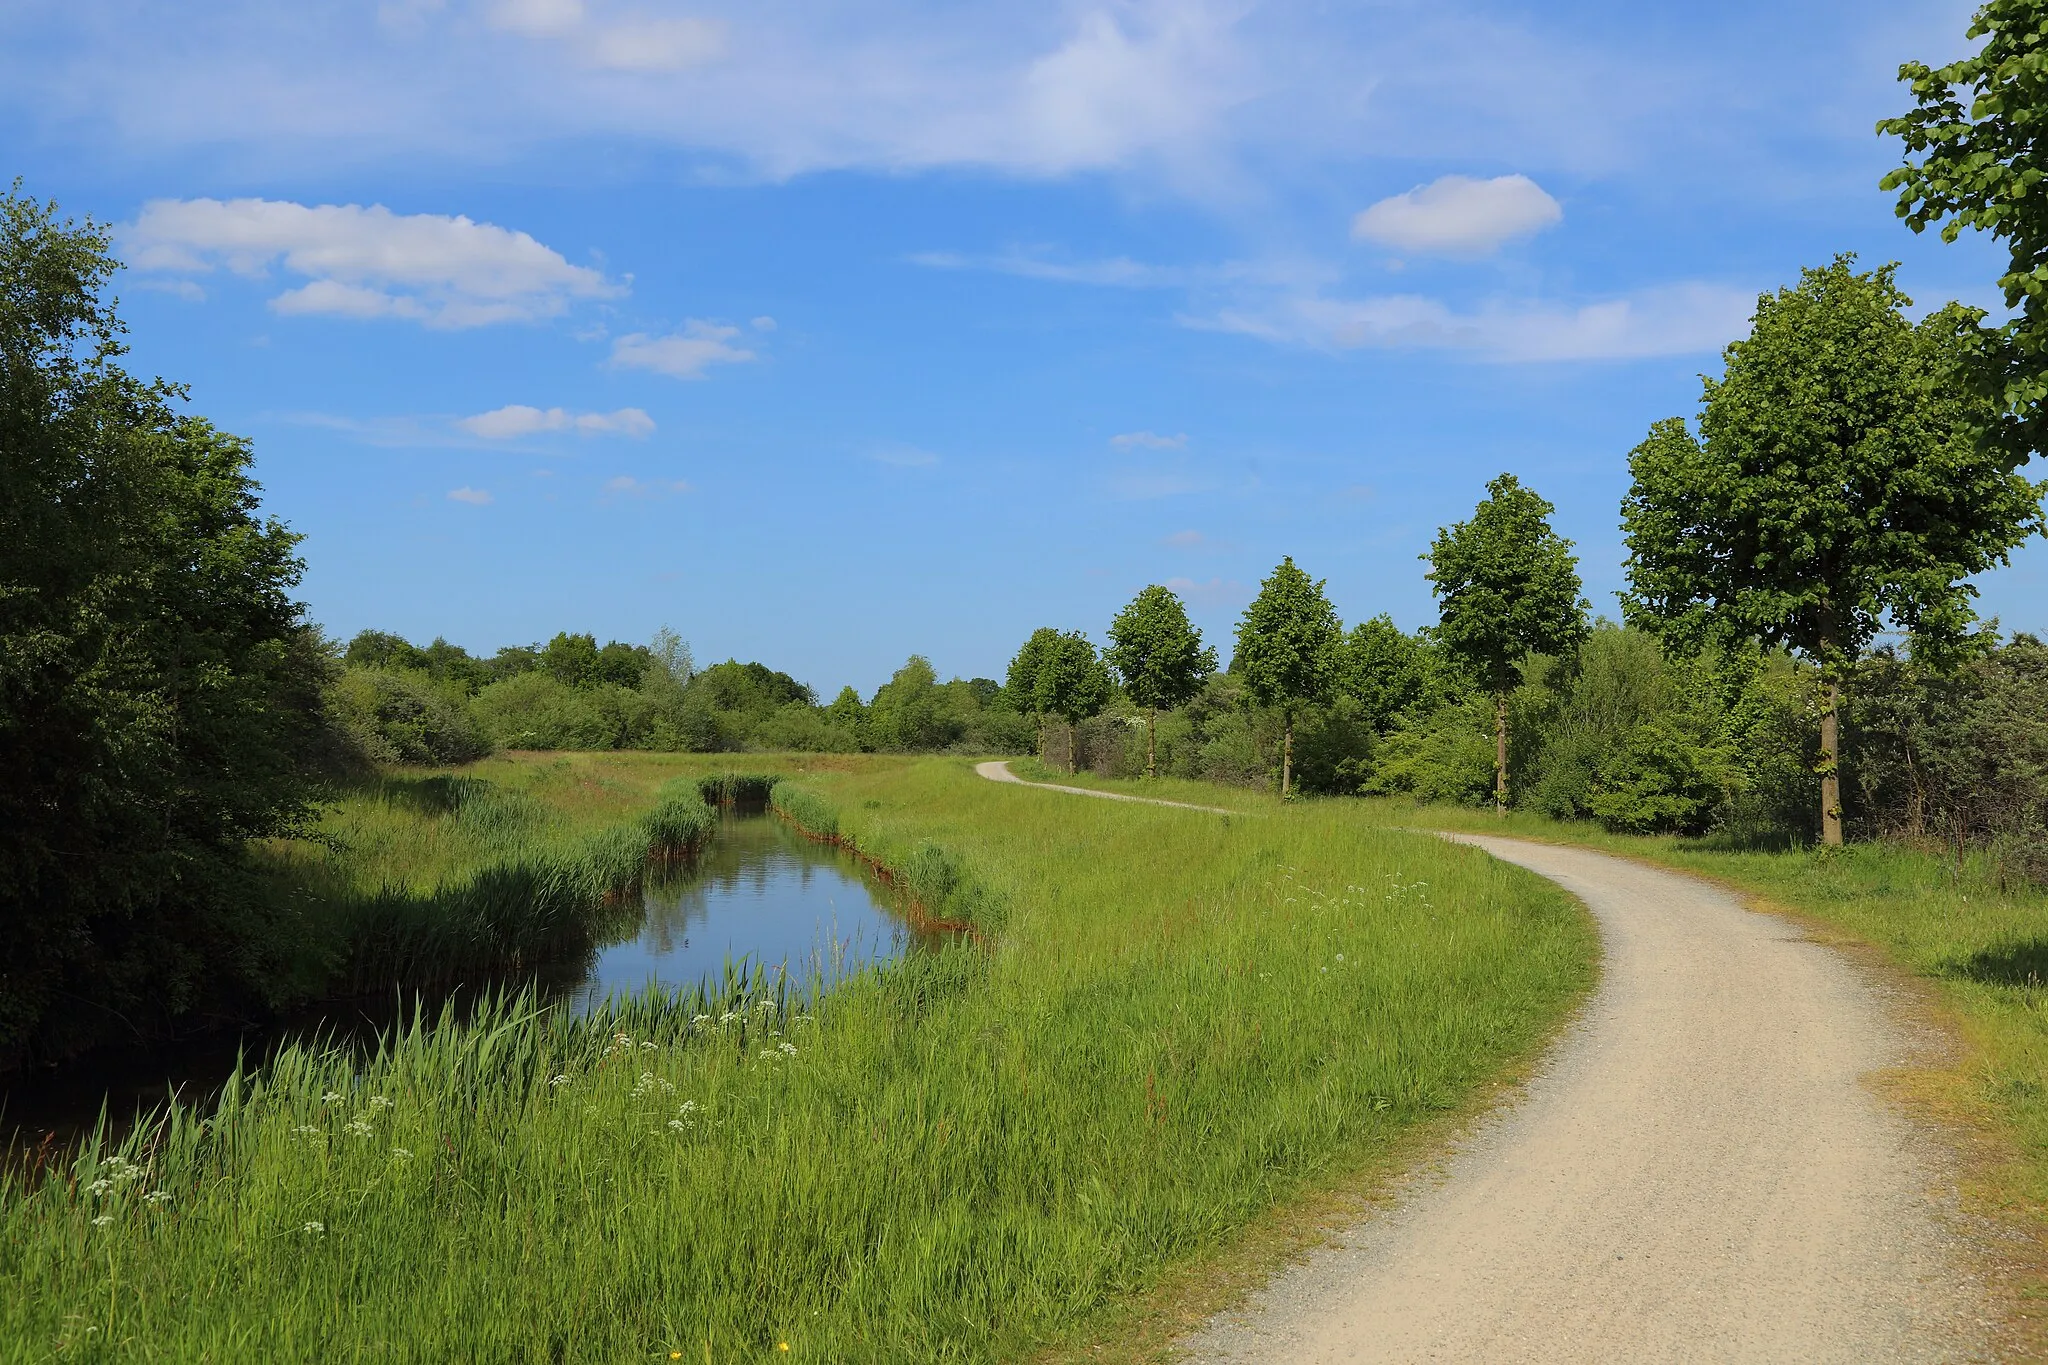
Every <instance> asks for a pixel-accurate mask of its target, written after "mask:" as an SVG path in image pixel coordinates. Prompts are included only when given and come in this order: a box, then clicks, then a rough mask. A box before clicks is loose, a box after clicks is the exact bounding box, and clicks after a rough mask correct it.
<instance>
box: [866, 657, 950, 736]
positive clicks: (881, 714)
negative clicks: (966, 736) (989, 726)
mask: <svg viewBox="0 0 2048 1365" xmlns="http://www.w3.org/2000/svg"><path fill="white" fill-rule="evenodd" d="M945 702H946V699H945V698H944V697H942V696H941V695H940V692H939V675H938V674H937V673H936V672H934V671H933V669H932V666H931V661H930V660H928V659H926V658H925V657H924V656H922V655H919V654H913V655H911V656H910V659H909V660H908V662H906V663H905V664H904V665H903V667H901V668H899V669H897V670H896V671H895V673H893V674H891V675H890V678H889V681H888V682H886V683H883V684H882V685H881V686H880V687H878V688H876V689H875V697H874V700H873V701H872V702H870V703H869V704H868V708H867V725H868V728H867V739H868V742H869V743H870V744H871V745H873V746H874V747H875V748H877V749H884V750H897V751H908V750H917V749H925V750H930V749H944V748H946V747H948V746H949V745H951V744H953V743H955V742H956V741H958V740H959V738H960V736H961V734H962V733H963V732H964V731H965V729H966V726H965V725H964V724H963V723H962V722H961V721H960V719H959V718H958V716H957V715H956V714H955V713H954V712H953V710H952V708H951V707H949V706H947V705H946V704H945Z"/></svg>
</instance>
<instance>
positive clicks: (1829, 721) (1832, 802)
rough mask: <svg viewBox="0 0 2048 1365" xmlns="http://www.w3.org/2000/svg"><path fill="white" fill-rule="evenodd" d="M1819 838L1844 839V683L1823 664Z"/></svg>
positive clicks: (1836, 843) (1825, 841)
mask: <svg viewBox="0 0 2048 1365" xmlns="http://www.w3.org/2000/svg"><path fill="white" fill-rule="evenodd" d="M1821 669H1822V674H1821V703H1820V705H1821V711H1820V841H1821V842H1822V843H1823V844H1827V845H1830V846H1833V847H1837V848H1838V847H1840V846H1841V843H1842V684H1841V682H1840V680H1839V679H1838V678H1837V677H1836V675H1835V671H1834V666H1833V665H1832V664H1827V663H1824V664H1822V665H1821Z"/></svg>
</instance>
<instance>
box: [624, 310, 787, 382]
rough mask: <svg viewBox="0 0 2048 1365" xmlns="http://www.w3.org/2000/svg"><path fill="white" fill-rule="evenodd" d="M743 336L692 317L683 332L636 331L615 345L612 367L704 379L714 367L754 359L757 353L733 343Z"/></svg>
mask: <svg viewBox="0 0 2048 1365" xmlns="http://www.w3.org/2000/svg"><path fill="white" fill-rule="evenodd" d="M739 334H740V329H739V328H737V327H726V326H721V325H719V324H718V323H715V322H705V321H704V320H702V319H701V318H691V319H690V320H688V321H687V322H685V323H684V324H683V330H682V331H680V332H672V333H670V334H669V335H668V336H664V337H657V336H649V335H648V334H647V333H645V332H635V333H633V334H632V335H630V336H622V337H620V338H619V339H618V340H617V341H615V342H613V343H612V364H614V365H622V366H625V367H627V368H629V369H636V370H653V371H655V372H656V373H658V374H665V375H671V376H673V377H674V378H677V379H702V378H703V377H704V371H705V369H706V368H707V367H709V366H712V365H737V364H741V363H744V362H746V361H749V360H752V359H754V353H753V352H752V351H749V350H745V349H743V348H741V347H738V346H735V345H733V344H732V340H733V338H734V337H736V336H738V335H739Z"/></svg>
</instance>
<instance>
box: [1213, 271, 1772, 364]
mask: <svg viewBox="0 0 2048 1365" xmlns="http://www.w3.org/2000/svg"><path fill="white" fill-rule="evenodd" d="M1755 306H1756V294H1755V292H1754V291H1749V290H1739V289H1729V288H1726V287H1724V286H1720V285H1710V284H1698V283H1688V284H1678V285H1668V286H1663V287H1660V288H1655V289H1645V290H1640V291H1638V292H1636V293H1634V294H1631V295H1629V296H1627V297H1625V298H1619V299H1609V300H1606V301H1604V302H1600V303H1589V304H1584V305H1581V306H1579V307H1576V308H1572V307H1559V306H1556V305H1545V304H1517V303H1504V302H1496V303H1492V304H1488V305H1485V306H1483V307H1480V308H1478V309H1476V310H1473V311H1469V312H1462V313H1461V312H1458V311H1456V310H1454V309H1452V308H1451V307H1450V306H1448V305H1447V304H1445V303H1443V302H1442V301H1441V300H1438V299H1432V298H1424V297H1422V296H1419V295H1414V294H1388V295H1380V296H1377V297H1372V298H1363V299H1331V298H1323V297H1320V296H1317V297H1306V298H1296V299H1290V300H1284V301H1281V302H1280V303H1277V304H1275V305H1272V306H1270V307H1267V308H1264V309H1258V310H1241V311H1240V310H1233V311H1226V312H1224V313H1222V314H1221V315H1219V316H1218V317H1216V318H1215V319H1195V318H1190V319H1184V320H1185V321H1187V322H1188V323H1189V324H1190V325H1192V326H1196V327H1207V328H1215V329H1218V330H1223V331H1233V332H1242V333H1246V334H1248V335H1251V336H1257V337H1262V338H1265V339H1266V340H1269V341H1277V342H1290V343H1294V344H1300V345H1311V346H1334V347H1338V348H1341V349H1355V348H1359V347H1368V346H1381V347H1389V348H1404V349H1415V350H1452V351H1464V352H1467V353H1469V354H1471V355H1473V356H1475V357H1477V358H1479V359H1482V360H1491V361H1499V362H1508V363H1513V362H1528V361H1562V360H1633V359H1638V358H1641V357H1646V356H1663V355H1696V354H1703V353H1709V352H1713V351H1718V350H1719V349H1720V348H1721V347H1723V346H1725V345H1727V344H1728V343H1729V342H1730V341H1733V340H1735V339H1736V338H1737V337H1739V336H1742V335H1743V334H1744V333H1745V332H1747V331H1748V330H1749V315H1750V313H1751V311H1752V310H1753V309H1754V308H1755Z"/></svg>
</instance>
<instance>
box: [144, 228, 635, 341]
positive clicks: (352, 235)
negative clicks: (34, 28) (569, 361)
mask: <svg viewBox="0 0 2048 1365" xmlns="http://www.w3.org/2000/svg"><path fill="white" fill-rule="evenodd" d="M121 237H122V245H123V246H124V248H125V249H126V251H127V252H128V259H129V264H130V265H132V266H133V267H134V268H136V269H137V270H139V271H142V272H145V273H148V274H161V275H194V274H203V273H207V272H210V271H213V270H215V269H218V268H220V267H223V266H224V267H226V268H227V269H228V270H231V271H233V272H235V273H236V274H240V275H246V276H250V277H253V278H261V277H263V276H265V275H267V274H268V273H269V271H270V270H271V268H272V267H274V266H281V267H282V268H283V269H284V270H285V271H286V272H288V273H290V274H293V275H299V276H303V277H306V279H307V283H305V284H303V285H301V286H299V287H298V288H295V289H288V290H286V291H285V292H283V293H281V294H279V295H277V296H276V297H275V298H273V299H272V300H271V307H272V308H274V309H276V310H277V311H278V312H280V313H284V314H287V315H293V314H324V315H328V316H335V317H349V318H406V319H411V320H413V321H417V322H423V323H425V324H426V325H427V326H430V327H477V326H482V325H485V324H487V323H495V322H524V321H530V320H533V319H536V318H544V317H552V316H554V315H556V314H558V313H561V312H562V311H564V310H565V309H566V308H567V307H568V306H569V304H570V303H571V301H573V300H576V299H601V298H612V297H616V296H617V295H619V294H622V293H624V292H625V290H624V288H623V287H622V286H620V285H617V284H614V283H613V282H611V281H609V280H607V279H606V278H605V277H604V275H603V274H602V273H601V272H599V271H596V270H592V269H590V268H588V267H587V266H580V265H571V264H570V263H569V262H568V261H566V260H564V259H563V258H562V256H561V254H560V253H558V252H556V251H553V250H551V249H549V248H548V247H545V246H543V245H541V244H540V243H539V242H537V241H535V240H534V239H533V238H532V237H530V236H528V235H527V234H526V233H524V232H515V231H512V230H510V229H507V228H501V227H495V226H493V225H492V224H489V223H477V222H472V221H471V220H470V219H468V218H465V217H460V216H456V217H449V216H447V215H443V214H432V213H416V214H396V213H393V212H392V211H391V210H389V209H387V208H385V207H384V206H383V205H381V204H377V205H372V206H371V207H369V208H363V207H361V206H360V205H356V204H322V205H317V206H308V205H305V204H295V203H290V202H288V201H282V200H272V199H233V200H226V201H223V200H219V199H182V200H181V199H157V200H152V201H150V202H149V203H147V204H145V205H143V208H142V213H141V216H140V217H138V218H137V219H136V221H135V223H134V224H133V225H132V226H131V227H129V228H128V229H126V230H125V231H124V232H123V233H122V234H121Z"/></svg>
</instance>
